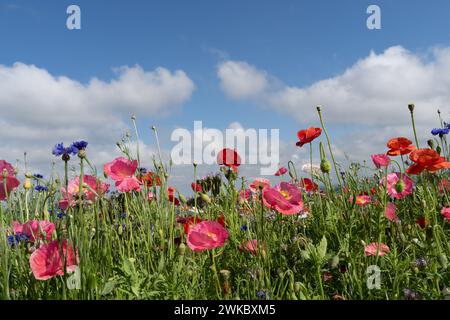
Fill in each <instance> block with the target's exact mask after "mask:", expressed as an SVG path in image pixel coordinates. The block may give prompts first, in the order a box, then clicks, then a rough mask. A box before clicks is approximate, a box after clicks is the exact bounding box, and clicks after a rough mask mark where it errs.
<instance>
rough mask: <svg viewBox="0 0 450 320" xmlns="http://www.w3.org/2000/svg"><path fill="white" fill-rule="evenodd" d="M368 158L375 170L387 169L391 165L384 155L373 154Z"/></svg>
mask: <svg viewBox="0 0 450 320" xmlns="http://www.w3.org/2000/svg"><path fill="white" fill-rule="evenodd" d="M370 157H371V158H372V161H373V163H374V164H375V166H376V167H377V168H381V167H387V166H389V164H390V163H391V159H390V158H389V157H388V156H387V155H385V154H373V155H371V156H370Z"/></svg>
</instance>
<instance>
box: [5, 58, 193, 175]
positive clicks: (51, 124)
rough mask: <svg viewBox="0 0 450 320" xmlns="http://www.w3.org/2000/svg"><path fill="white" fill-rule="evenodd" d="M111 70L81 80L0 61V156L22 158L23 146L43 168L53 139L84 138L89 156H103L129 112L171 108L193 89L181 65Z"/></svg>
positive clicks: (35, 164)
mask: <svg viewBox="0 0 450 320" xmlns="http://www.w3.org/2000/svg"><path fill="white" fill-rule="evenodd" d="M114 71H115V75H116V76H115V78H114V79H112V80H110V81H109V82H105V81H102V80H99V79H97V78H93V79H91V80H90V81H89V83H87V84H83V83H80V82H78V81H76V80H74V79H71V78H69V77H65V76H55V75H52V74H50V73H49V72H48V71H47V70H45V69H42V68H39V67H36V66H34V65H27V64H23V63H15V64H14V65H13V66H4V65H0V83H1V84H2V85H1V86H0V111H1V119H0V136H1V137H2V144H1V145H0V158H2V159H3V158H4V159H9V160H10V161H14V159H22V158H23V152H24V151H27V153H28V155H29V159H30V164H31V166H32V167H35V168H39V169H41V167H42V166H45V167H46V168H48V167H49V166H50V165H51V164H50V160H51V159H52V156H51V154H50V153H51V152H50V151H51V148H52V146H53V145H54V144H55V143H57V142H61V141H64V142H66V143H70V142H72V141H73V140H77V139H85V140H88V141H89V143H90V145H91V148H95V152H92V153H93V154H95V157H96V158H95V159H94V161H95V160H97V161H98V162H100V161H103V160H104V159H106V158H108V157H109V156H110V155H112V154H114V153H115V148H116V147H115V142H116V141H117V140H118V139H119V138H120V137H121V135H122V134H123V133H124V131H125V130H127V129H128V125H127V123H129V120H127V119H129V117H130V115H131V114H136V115H137V116H138V117H146V116H156V115H158V116H159V115H167V114H170V113H173V112H176V111H177V110H178V109H179V108H180V106H181V105H182V104H183V103H184V102H186V101H187V100H188V99H189V98H190V97H191V95H192V93H193V91H194V89H195V86H194V83H193V82H192V80H191V79H190V78H189V77H188V76H187V75H186V74H185V73H184V72H183V71H174V72H171V71H169V70H167V69H165V68H157V69H155V70H154V71H145V70H143V69H142V68H141V67H139V66H134V67H121V68H117V69H115V70H114ZM143 148H145V146H143Z"/></svg>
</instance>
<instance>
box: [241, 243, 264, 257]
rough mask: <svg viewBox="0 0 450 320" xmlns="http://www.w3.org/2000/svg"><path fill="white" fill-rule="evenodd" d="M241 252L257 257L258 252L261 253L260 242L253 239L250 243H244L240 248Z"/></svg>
mask: <svg viewBox="0 0 450 320" xmlns="http://www.w3.org/2000/svg"><path fill="white" fill-rule="evenodd" d="M239 250H241V251H242V252H247V253H250V254H252V255H254V256H256V254H257V252H258V251H259V246H258V240H256V239H253V240H250V241H245V242H243V243H242V244H241V245H240V246H239Z"/></svg>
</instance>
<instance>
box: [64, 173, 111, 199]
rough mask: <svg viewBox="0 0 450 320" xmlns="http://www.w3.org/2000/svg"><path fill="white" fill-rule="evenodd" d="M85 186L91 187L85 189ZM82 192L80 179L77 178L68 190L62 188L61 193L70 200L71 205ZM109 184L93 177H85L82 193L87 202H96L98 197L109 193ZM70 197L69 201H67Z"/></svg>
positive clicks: (70, 182)
mask: <svg viewBox="0 0 450 320" xmlns="http://www.w3.org/2000/svg"><path fill="white" fill-rule="evenodd" d="M85 185H87V186H89V188H88V187H85ZM79 190H80V177H76V178H75V179H73V180H70V181H69V183H68V186H67V190H66V188H64V187H62V188H61V193H62V194H63V195H64V197H65V199H66V200H69V201H70V202H71V203H72V202H74V201H73V197H74V196H78V192H79ZM108 190H109V184H107V183H104V182H100V181H98V180H97V178H96V177H94V176H91V175H85V176H83V187H82V192H83V195H84V197H85V199H86V200H90V201H94V200H96V198H97V195H102V194H105V193H106V192H108ZM67 197H68V199H67Z"/></svg>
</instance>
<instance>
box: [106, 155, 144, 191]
mask: <svg viewBox="0 0 450 320" xmlns="http://www.w3.org/2000/svg"><path fill="white" fill-rule="evenodd" d="M137 167H138V162H137V161H136V160H128V159H126V158H124V157H119V158H116V159H114V160H113V161H111V162H109V163H107V164H105V166H104V171H105V174H106V175H107V176H108V177H110V178H111V179H113V180H114V181H115V183H116V188H117V190H118V191H119V192H130V191H133V190H136V191H140V190H141V182H140V181H139V180H138V178H137V177H136V176H135V173H136V169H137Z"/></svg>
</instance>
